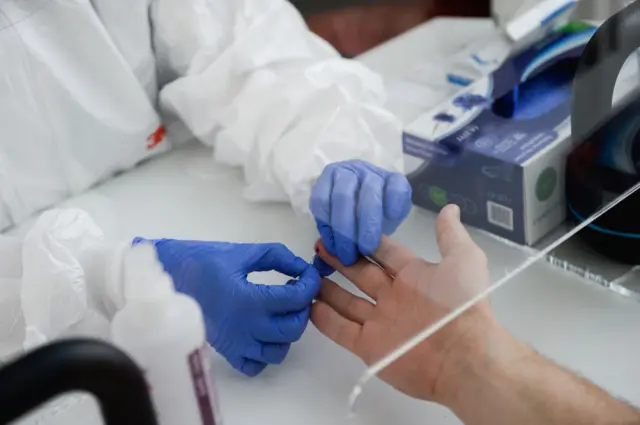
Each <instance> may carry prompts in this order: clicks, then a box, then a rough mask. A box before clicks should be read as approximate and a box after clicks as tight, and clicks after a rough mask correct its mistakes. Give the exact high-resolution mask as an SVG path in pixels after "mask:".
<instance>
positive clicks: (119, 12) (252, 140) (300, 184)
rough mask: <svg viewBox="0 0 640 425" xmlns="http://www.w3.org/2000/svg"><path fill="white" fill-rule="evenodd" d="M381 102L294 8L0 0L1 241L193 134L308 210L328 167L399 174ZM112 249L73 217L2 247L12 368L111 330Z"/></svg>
mask: <svg viewBox="0 0 640 425" xmlns="http://www.w3.org/2000/svg"><path fill="white" fill-rule="evenodd" d="M383 92H384V91H383V84H382V81H381V79H380V78H379V77H377V76H376V75H374V74H373V73H371V72H369V71H368V70H367V69H365V68H364V67H363V66H362V65H360V64H358V63H356V62H352V61H347V60H343V59H342V58H340V57H339V55H338V54H337V53H336V52H335V51H334V50H333V49H332V48H331V47H330V46H329V45H328V44H327V43H325V42H324V41H322V40H321V39H320V38H318V37H316V36H315V35H313V34H312V33H311V32H309V31H308V29H307V27H306V25H305V23H304V20H303V19H302V17H301V16H300V15H299V13H298V12H297V11H296V10H295V8H294V7H293V6H292V5H291V4H289V2H288V1H286V0H0V129H1V130H2V137H0V231H1V230H2V229H7V228H8V227H10V226H12V225H19V224H20V223H22V222H24V221H25V220H26V219H27V218H28V217H30V216H31V215H33V214H34V213H35V212H37V211H40V210H43V209H46V208H48V207H50V206H53V205H55V204H57V203H58V202H60V201H62V200H64V199H65V198H68V197H69V196H71V195H73V194H77V193H79V192H82V191H85V190H87V189H88V188H90V187H92V186H93V185H95V184H97V183H99V182H100V181H102V180H104V179H107V178H109V177H110V176H112V175H113V174H114V173H116V172H118V171H120V170H125V169H127V168H130V167H133V166H134V165H136V164H137V163H139V162H140V161H142V160H144V159H146V158H149V157H150V156H153V155H156V154H158V153H161V152H166V151H168V150H169V149H171V148H172V146H175V145H179V144H180V143H184V142H185V141H187V140H189V139H192V138H194V136H195V138H197V139H198V140H200V141H201V142H203V143H205V144H207V145H211V146H212V147H214V149H213V156H214V158H215V159H216V160H218V161H221V162H224V163H227V164H230V165H234V166H243V167H244V170H245V177H246V183H247V186H246V193H245V195H246V196H247V197H248V198H249V199H251V200H256V201H260V200H268V201H290V202H291V203H292V204H293V205H294V207H295V208H296V209H297V210H299V211H306V210H307V204H308V199H309V196H310V192H311V187H312V185H313V183H314V181H315V179H316V178H317V177H318V176H319V175H320V174H321V172H322V170H323V169H324V167H325V166H326V165H327V164H329V163H332V162H336V161H341V160H347V159H353V158H360V159H364V160H367V161H369V162H372V163H375V164H377V165H379V166H381V167H383V168H386V169H389V170H398V171H401V168H402V152H401V127H400V123H399V121H398V120H397V119H396V118H395V117H394V116H392V115H391V114H390V113H388V112H387V111H385V110H384V109H383V107H382V105H383V103H384V101H385V99H384V93H383ZM103 240H104V238H103V235H102V232H101V230H100V229H99V228H97V226H95V224H94V223H93V221H92V220H91V218H90V217H88V216H87V215H86V213H83V212H82V211H77V210H67V211H50V212H48V213H45V214H44V215H43V216H42V217H41V218H40V219H39V220H38V221H37V223H36V225H35V226H34V227H33V228H32V229H31V230H30V232H29V233H28V234H27V236H26V238H25V239H24V240H15V239H11V238H8V237H4V236H0V361H1V360H2V359H3V358H4V359H6V358H7V356H13V355H15V354H16V353H18V352H19V351H21V350H22V349H24V348H26V349H29V348H32V347H33V346H34V345H37V344H40V343H43V342H46V341H47V340H50V339H53V338H56V337H59V336H62V335H69V334H86V333H89V334H92V332H93V330H94V328H92V330H91V331H87V332H85V330H84V327H83V326H84V324H85V323H86V322H91V323H92V324H93V325H97V326H101V327H102V331H105V328H104V326H106V325H107V324H108V322H106V321H105V318H104V317H101V315H102V314H106V315H107V318H108V314H109V313H110V312H109V311H107V312H105V309H104V308H103V307H105V306H104V304H105V303H106V304H109V303H110V302H111V304H112V305H111V307H114V305H113V303H115V304H117V302H118V300H114V299H111V300H109V299H107V300H105V299H104V298H105V297H104V295H105V294H104V293H102V292H101V291H102V288H101V287H100V284H101V283H104V280H105V277H104V276H103V274H104V273H102V272H103V270H104V269H105V264H104V262H105V261H107V260H106V259H105V258H100V256H99V255H94V254H96V253H102V252H103V250H104V242H103ZM96 258H100V260H96ZM96 262H97V265H96V264H94V263H96ZM96 270H100V272H99V273H98V272H96ZM91 280H93V281H94V282H92V283H91V284H88V283H87V282H89V281H91ZM107 295H108V294H107ZM107 298H108V297H107ZM117 307H118V306H117V305H115V308H117ZM107 310H108V308H107ZM111 310H113V308H112V309H111ZM112 312H113V311H111V313H112ZM94 319H96V320H94Z"/></svg>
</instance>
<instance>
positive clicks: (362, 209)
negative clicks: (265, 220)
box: [309, 160, 412, 276]
mask: <svg viewBox="0 0 640 425" xmlns="http://www.w3.org/2000/svg"><path fill="white" fill-rule="evenodd" d="M411 193H412V192H411V185H410V184H409V182H408V180H407V178H406V177H405V176H404V175H402V174H400V173H393V172H389V171H386V170H383V169H381V168H379V167H376V166H375V165H372V164H369V163H367V162H365V161H360V160H352V161H345V162H338V163H335V164H331V165H329V166H327V167H326V168H325V170H324V171H323V173H322V175H321V176H320V178H319V179H318V181H317V183H316V185H315V186H314V188H313V191H312V194H311V199H310V201H309V207H310V209H311V213H312V214H313V216H314V217H315V220H316V223H317V225H318V230H319V231H320V235H321V237H322V241H323V243H324V245H325V247H326V248H327V251H328V252H329V253H330V254H332V255H335V256H337V257H338V258H339V259H340V261H341V262H342V263H343V264H344V265H346V266H351V265H353V264H354V263H355V262H356V261H357V260H358V258H359V256H360V255H365V256H368V255H371V254H373V252H374V251H375V250H376V249H377V248H378V245H380V240H381V237H382V235H383V234H384V235H390V234H392V233H393V232H395V231H396V229H397V228H398V226H400V224H401V223H402V222H403V221H404V220H405V219H406V218H407V216H408V215H409V212H410V211H411V205H412V198H411ZM314 266H315V267H316V268H317V269H318V271H319V272H320V274H321V275H322V276H328V275H330V274H331V273H333V270H332V269H331V268H330V267H329V266H327V265H326V264H325V263H324V261H322V260H320V258H317V257H316V259H315V260H314Z"/></svg>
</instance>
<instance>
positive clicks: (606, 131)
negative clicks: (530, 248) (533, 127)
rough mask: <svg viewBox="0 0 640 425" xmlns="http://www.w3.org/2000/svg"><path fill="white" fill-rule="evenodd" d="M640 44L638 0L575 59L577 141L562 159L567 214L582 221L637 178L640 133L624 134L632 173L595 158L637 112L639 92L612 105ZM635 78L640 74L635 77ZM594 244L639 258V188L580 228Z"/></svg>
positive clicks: (624, 258)
mask: <svg viewBox="0 0 640 425" xmlns="http://www.w3.org/2000/svg"><path fill="white" fill-rule="evenodd" d="M638 48H640V1H636V2H634V3H632V4H631V5H630V6H628V7H627V8H625V9H624V10H622V11H620V12H619V13H617V14H616V15H614V16H612V17H611V18H610V19H609V20H608V21H606V22H605V23H604V24H603V25H602V26H601V27H600V28H599V29H598V31H597V32H596V34H595V35H594V36H593V38H592V39H591V41H590V42H589V44H588V45H587V47H586V49H585V51H584V54H583V56H582V58H581V60H580V63H579V64H578V69H577V72H576V78H575V81H574V86H573V106H572V119H571V126H572V129H571V130H572V136H573V140H574V141H575V142H576V143H579V145H578V146H577V147H576V149H575V150H574V151H573V152H572V154H571V155H570V156H569V159H568V162H567V175H566V178H567V200H568V208H569V216H570V217H571V218H573V219H574V220H575V221H578V222H582V221H584V220H585V219H587V218H588V217H590V216H592V215H593V214H595V213H597V212H598V211H599V210H600V209H601V208H602V207H603V206H604V205H606V203H607V202H608V201H611V200H612V199H614V198H615V197H616V196H619V195H622V194H623V193H624V192H626V191H627V190H629V189H631V188H632V187H633V186H634V185H635V184H636V183H637V182H638V180H639V176H640V170H638V169H637V168H638V165H639V164H640V161H638V160H637V158H635V155H636V154H638V149H636V147H638V146H640V137H638V136H640V135H638V134H636V135H633V134H632V135H625V137H629V138H633V140H628V142H630V143H631V144H632V145H633V146H634V148H633V149H631V150H632V152H630V153H629V155H632V156H634V158H632V160H633V162H634V163H635V164H636V170H635V173H633V174H630V173H623V172H620V171H618V170H614V169H612V168H610V167H608V166H603V165H602V164H601V163H600V155H601V152H602V150H603V148H604V143H605V140H608V138H610V137H615V135H616V131H617V130H618V129H619V128H620V126H621V123H623V122H625V120H629V119H637V118H638V117H639V116H640V102H639V100H640V98H638V97H637V93H635V96H636V97H633V96H632V97H631V98H630V100H627V102H626V103H625V104H624V105H621V106H618V107H616V109H615V110H614V109H613V107H612V101H613V93H614V89H615V86H616V82H617V79H618V76H619V74H620V71H621V70H622V67H623V65H624V64H625V62H626V61H627V59H629V57H630V56H631V55H632V54H633V53H634V52H635V51H636V50H637V49H638ZM639 78H640V77H639ZM581 237H582V239H583V240H584V241H586V243H588V244H589V245H590V246H591V247H593V249H594V250H596V251H598V252H599V253H601V254H603V255H605V256H607V257H610V258H612V259H614V260H617V261H620V262H623V263H629V264H640V193H636V194H634V195H632V196H631V197H630V198H629V199H627V200H625V201H624V202H623V203H622V204H620V205H619V206H617V207H616V208H615V209H613V210H611V211H610V212H608V213H607V214H606V215H604V216H602V217H601V218H600V219H598V220H596V222H595V223H594V224H593V225H591V226H589V227H588V228H586V229H585V230H583V231H582V232H581Z"/></svg>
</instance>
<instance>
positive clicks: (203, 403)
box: [111, 244, 221, 425]
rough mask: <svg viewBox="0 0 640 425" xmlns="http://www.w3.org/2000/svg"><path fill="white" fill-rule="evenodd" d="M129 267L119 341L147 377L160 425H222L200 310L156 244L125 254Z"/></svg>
mask: <svg viewBox="0 0 640 425" xmlns="http://www.w3.org/2000/svg"><path fill="white" fill-rule="evenodd" d="M123 266H124V273H123V275H124V294H125V301H126V303H125V307H124V309H122V310H121V311H120V312H118V313H117V314H116V316H115V318H114V319H113V322H112V324H111V333H112V337H113V342H114V344H115V345H116V346H118V347H119V348H121V349H122V350H123V351H125V352H126V353H127V354H129V356H131V358H132V359H133V360H134V361H135V362H137V363H138V365H139V366H140V367H141V368H142V369H143V371H144V372H145V375H146V379H147V382H148V383H149V390H150V392H151V396H152V400H153V403H154V407H155V409H156V414H157V415H158V421H159V423H160V425H200V424H201V425H220V424H221V420H220V416H219V410H218V408H217V407H218V405H217V402H216V401H217V399H216V396H215V389H214V387H213V381H212V377H211V374H210V370H209V358H208V357H207V356H206V352H207V345H206V338H205V326H204V320H203V316H202V310H201V308H200V306H199V305H198V303H197V302H196V301H195V300H193V299H192V298H190V297H188V296H186V295H182V294H179V293H177V292H176V291H175V289H174V285H173V281H172V280H171V277H170V276H169V275H167V274H166V273H165V272H164V270H163V269H162V265H161V264H160V262H159V261H158V258H157V253H156V250H155V247H153V246H152V245H148V244H141V245H137V246H134V247H131V248H128V249H127V250H125V253H124V258H123Z"/></svg>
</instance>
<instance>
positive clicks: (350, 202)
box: [331, 168, 360, 266]
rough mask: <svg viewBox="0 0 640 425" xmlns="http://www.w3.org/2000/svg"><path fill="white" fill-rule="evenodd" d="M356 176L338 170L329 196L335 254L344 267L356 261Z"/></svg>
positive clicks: (341, 169)
mask: <svg viewBox="0 0 640 425" xmlns="http://www.w3.org/2000/svg"><path fill="white" fill-rule="evenodd" d="M359 185H360V182H359V177H358V175H357V174H356V173H355V172H353V171H351V170H349V169H346V168H338V169H337V170H336V171H335V174H334V187H333V194H332V195H331V227H332V228H333V238H334V241H335V245H336V254H337V256H338V258H339V259H340V261H341V262H342V263H343V264H344V265H345V266H351V265H352V264H354V263H355V262H356V261H357V260H358V256H359V255H358V236H357V234H358V231H357V228H358V223H357V213H356V211H357V198H358V189H359Z"/></svg>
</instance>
